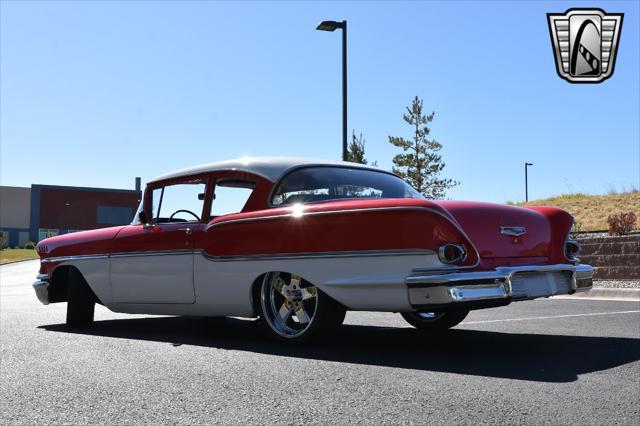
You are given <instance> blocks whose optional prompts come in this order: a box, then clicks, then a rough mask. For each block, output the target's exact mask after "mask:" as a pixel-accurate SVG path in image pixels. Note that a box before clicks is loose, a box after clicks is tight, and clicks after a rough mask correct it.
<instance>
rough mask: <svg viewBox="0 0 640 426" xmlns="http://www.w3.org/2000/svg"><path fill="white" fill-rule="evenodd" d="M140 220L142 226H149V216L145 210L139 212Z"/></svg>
mask: <svg viewBox="0 0 640 426" xmlns="http://www.w3.org/2000/svg"><path fill="white" fill-rule="evenodd" d="M138 220H140V223H141V224H142V226H149V218H148V217H147V214H146V213H145V212H144V210H143V211H141V212H140V213H138Z"/></svg>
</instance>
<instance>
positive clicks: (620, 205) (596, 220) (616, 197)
mask: <svg viewBox="0 0 640 426" xmlns="http://www.w3.org/2000/svg"><path fill="white" fill-rule="evenodd" d="M514 204H515V205H520V206H522V205H526V206H556V207H560V208H561V209H563V210H566V211H568V212H569V213H571V214H572V215H573V217H574V218H575V220H576V224H577V225H576V228H577V229H576V230H579V231H599V230H606V229H608V227H609V226H608V225H607V217H609V215H612V214H615V213H620V212H630V211H632V212H635V214H636V216H638V217H640V192H637V191H632V192H624V193H620V194H608V195H588V194H580V193H578V194H563V195H559V196H557V197H551V198H547V199H544V200H533V201H529V202H528V203H514ZM638 226H640V223H639V224H638V225H637V226H636V228H637V227H638Z"/></svg>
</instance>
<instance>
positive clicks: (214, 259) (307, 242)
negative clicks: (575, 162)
mask: <svg viewBox="0 0 640 426" xmlns="http://www.w3.org/2000/svg"><path fill="white" fill-rule="evenodd" d="M572 223H573V218H572V217H571V215H569V214H568V213H566V212H564V211H563V210H560V209H557V208H553V207H525V208H522V207H511V206H504V205H497V204H488V203H477V202H456V201H429V200H426V199H424V198H423V197H422V196H421V195H420V194H418V193H417V192H416V191H415V190H414V189H413V188H411V187H410V186H409V185H407V184H406V183H405V182H404V181H403V180H402V179H400V178H399V177H397V176H395V175H393V174H391V173H389V172H386V171H382V170H379V169H376V168H372V167H368V166H363V165H358V164H353V163H347V162H328V161H316V160H308V159H295V158H241V159H238V160H231V161H222V162H216V163H211V164H205V165H200V166H195V167H191V168H188V169H184V170H180V171H177V172H174V173H169V174H167V175H164V176H161V177H159V178H157V179H154V180H152V181H151V182H149V183H148V184H147V186H146V189H145V191H144V197H143V200H142V202H141V203H140V207H139V209H138V212H137V213H136V216H135V218H134V221H133V223H131V224H130V225H127V226H118V227H113V228H106V229H98V230H92V231H84V232H78V233H73V234H67V235H61V236H57V237H53V238H48V239H46V240H43V241H41V242H40V243H39V244H38V246H37V250H38V253H39V255H40V257H41V268H40V273H39V275H38V281H36V282H35V283H34V284H33V286H34V288H35V290H36V294H37V296H38V298H39V299H40V301H41V302H42V303H44V304H48V303H56V302H68V305H67V323H68V324H69V325H76V326H77V325H88V324H91V323H92V322H93V314H94V306H95V303H96V302H98V303H100V304H102V305H104V306H106V307H107V308H109V309H110V310H112V311H115V312H126V313H135V314H141V313H145V314H166V315H196V316H245V317H254V316H259V317H261V318H262V319H263V321H262V322H263V323H264V325H265V328H266V329H267V330H269V332H270V333H272V334H273V335H274V336H276V337H278V338H280V339H283V340H288V341H300V340H303V339H307V338H309V337H310V336H313V335H317V334H318V333H319V332H322V331H327V330H328V329H330V328H331V327H335V326H337V325H339V324H340V323H341V322H342V320H343V319H344V315H345V312H346V311H347V310H368V311H388V312H400V313H401V314H402V316H403V317H404V318H405V319H406V320H407V321H408V322H409V323H410V324H411V325H413V326H415V327H416V328H418V329H421V330H438V329H445V328H449V327H453V326H455V325H456V324H458V323H460V322H461V321H462V320H463V319H464V318H465V316H466V315H467V314H468V312H469V310H471V309H479V308H487V307H495V306H501V305H507V304H509V303H510V302H512V301H519V300H529V299H534V298H537V297H547V296H551V295H556V294H571V293H574V292H576V291H584V290H588V289H590V288H591V286H592V274H593V270H592V268H591V267H590V266H588V265H581V264H580V263H579V259H578V257H577V255H578V252H579V247H578V245H577V243H576V242H575V241H572V240H571V239H570V238H569V231H570V229H571V226H572Z"/></svg>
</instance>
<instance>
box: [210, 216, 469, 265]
mask: <svg viewBox="0 0 640 426" xmlns="http://www.w3.org/2000/svg"><path fill="white" fill-rule="evenodd" d="M395 210H417V211H428V212H431V213H434V214H436V215H438V216H440V217H441V218H443V219H445V220H446V221H448V222H449V223H451V224H452V225H453V226H454V227H455V228H456V230H457V231H458V232H460V234H462V236H463V237H464V238H465V239H466V240H467V241H468V242H469V244H470V245H471V248H473V250H474V252H475V253H476V259H477V260H476V263H475V264H473V265H469V266H465V267H461V268H459V269H463V268H464V269H468V268H475V267H476V266H478V264H479V263H480V253H479V252H478V249H477V248H476V246H475V244H473V241H471V238H469V236H468V235H467V233H466V232H464V230H463V229H462V227H461V226H460V224H458V222H457V221H456V220H455V219H454V218H451V217H449V216H447V215H444V214H442V213H441V212H439V211H437V210H434V209H431V208H429V207H419V206H394V207H371V208H365V209H348V210H329V211H321V212H308V213H307V212H304V211H303V212H302V216H301V215H300V212H291V213H286V214H281V215H271V216H260V217H248V218H241V219H230V220H226V221H224V222H218V223H212V224H209V225H207V228H206V229H205V232H207V231H209V230H210V229H212V228H215V227H218V226H222V225H228V224H232V223H243V222H252V221H262V220H270V219H282V218H290V217H294V218H304V217H305V216H324V215H333V214H343V213H362V212H372V211H373V212H376V211H395Z"/></svg>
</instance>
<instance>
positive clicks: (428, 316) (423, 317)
mask: <svg viewBox="0 0 640 426" xmlns="http://www.w3.org/2000/svg"><path fill="white" fill-rule="evenodd" d="M415 315H416V319H418V320H420V321H437V320H439V319H440V318H442V317H443V316H444V312H416V314H415Z"/></svg>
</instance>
